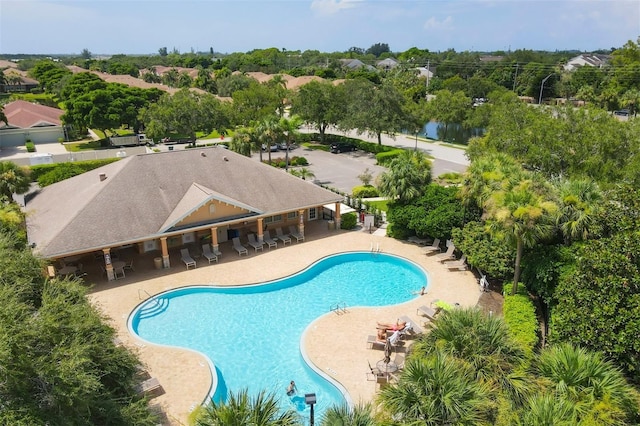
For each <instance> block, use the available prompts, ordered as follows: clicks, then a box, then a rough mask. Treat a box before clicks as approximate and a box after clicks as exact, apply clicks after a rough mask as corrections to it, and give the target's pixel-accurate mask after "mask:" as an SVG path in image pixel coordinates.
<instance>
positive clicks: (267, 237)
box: [262, 229, 278, 250]
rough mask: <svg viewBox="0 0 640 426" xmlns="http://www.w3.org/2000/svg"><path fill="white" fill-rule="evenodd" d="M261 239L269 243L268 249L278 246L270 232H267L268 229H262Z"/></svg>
mask: <svg viewBox="0 0 640 426" xmlns="http://www.w3.org/2000/svg"><path fill="white" fill-rule="evenodd" d="M262 239H263V240H264V242H265V243H267V244H268V245H269V250H271V247H276V248H277V247H278V242H277V241H276V240H274V239H273V238H271V234H270V233H269V230H268V229H267V230H266V231H264V235H263V236H262Z"/></svg>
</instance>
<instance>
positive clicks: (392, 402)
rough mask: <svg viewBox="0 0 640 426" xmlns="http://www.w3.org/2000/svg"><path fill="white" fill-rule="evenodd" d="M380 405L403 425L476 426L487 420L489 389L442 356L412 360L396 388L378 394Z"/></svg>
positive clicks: (463, 366)
mask: <svg viewBox="0 0 640 426" xmlns="http://www.w3.org/2000/svg"><path fill="white" fill-rule="evenodd" d="M379 398H380V402H381V404H382V407H383V408H384V409H385V411H386V414H388V415H389V416H390V417H391V418H394V419H397V418H400V419H402V422H403V424H407V425H408V424H416V425H417V424H421V425H434V426H435V425H438V426H439V425H444V424H460V425H463V424H467V425H471V424H478V423H482V422H483V421H486V420H488V419H487V408H488V404H489V388H488V386H486V385H485V384H483V383H481V382H479V381H477V380H476V379H475V377H474V374H473V371H472V369H471V368H470V367H469V366H468V365H467V364H465V363H464V362H461V361H459V360H457V359H456V358H454V357H452V356H449V355H446V354H445V353H442V352H435V353H434V354H432V355H431V356H429V357H426V358H420V357H411V358H410V359H409V360H408V361H407V363H406V366H405V369H404V371H403V373H402V375H401V376H400V380H399V381H398V384H397V385H390V386H387V387H384V388H382V390H381V391H380V397H379Z"/></svg>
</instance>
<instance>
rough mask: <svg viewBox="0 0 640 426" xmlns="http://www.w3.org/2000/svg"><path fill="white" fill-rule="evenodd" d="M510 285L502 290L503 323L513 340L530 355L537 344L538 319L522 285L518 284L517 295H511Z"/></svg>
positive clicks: (506, 285)
mask: <svg viewBox="0 0 640 426" xmlns="http://www.w3.org/2000/svg"><path fill="white" fill-rule="evenodd" d="M511 288H512V283H506V284H505V285H504V288H503V294H504V305H503V307H502V311H503V315H504V321H505V323H506V324H507V327H508V328H509V331H510V332H511V336H512V337H513V339H514V340H515V341H516V342H518V343H519V344H520V345H521V346H522V348H523V349H524V350H525V352H527V353H529V354H530V353H532V352H533V350H534V348H535V347H536V346H537V344H538V331H539V326H538V319H537V317H536V309H535V306H534V305H533V302H532V301H531V299H530V298H529V295H528V294H527V290H526V288H525V286H524V284H522V283H519V284H518V293H516V294H515V295H513V296H512V295H511Z"/></svg>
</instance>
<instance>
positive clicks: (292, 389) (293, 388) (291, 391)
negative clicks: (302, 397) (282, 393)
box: [287, 380, 298, 396]
mask: <svg viewBox="0 0 640 426" xmlns="http://www.w3.org/2000/svg"><path fill="white" fill-rule="evenodd" d="M297 391H298V389H296V382H294V381H293V380H292V381H291V383H289V387H288V388H287V396H292V395H293V394H295V393H296V392H297Z"/></svg>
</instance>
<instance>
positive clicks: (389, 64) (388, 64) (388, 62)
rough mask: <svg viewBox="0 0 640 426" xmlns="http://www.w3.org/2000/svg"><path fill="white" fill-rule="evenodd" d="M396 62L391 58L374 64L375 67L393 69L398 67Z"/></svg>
mask: <svg viewBox="0 0 640 426" xmlns="http://www.w3.org/2000/svg"><path fill="white" fill-rule="evenodd" d="M398 63H399V62H398V61H396V60H395V59H393V58H386V59H383V60H381V61H378V62H377V63H376V66H378V67H382V68H395V67H397V66H398Z"/></svg>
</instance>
